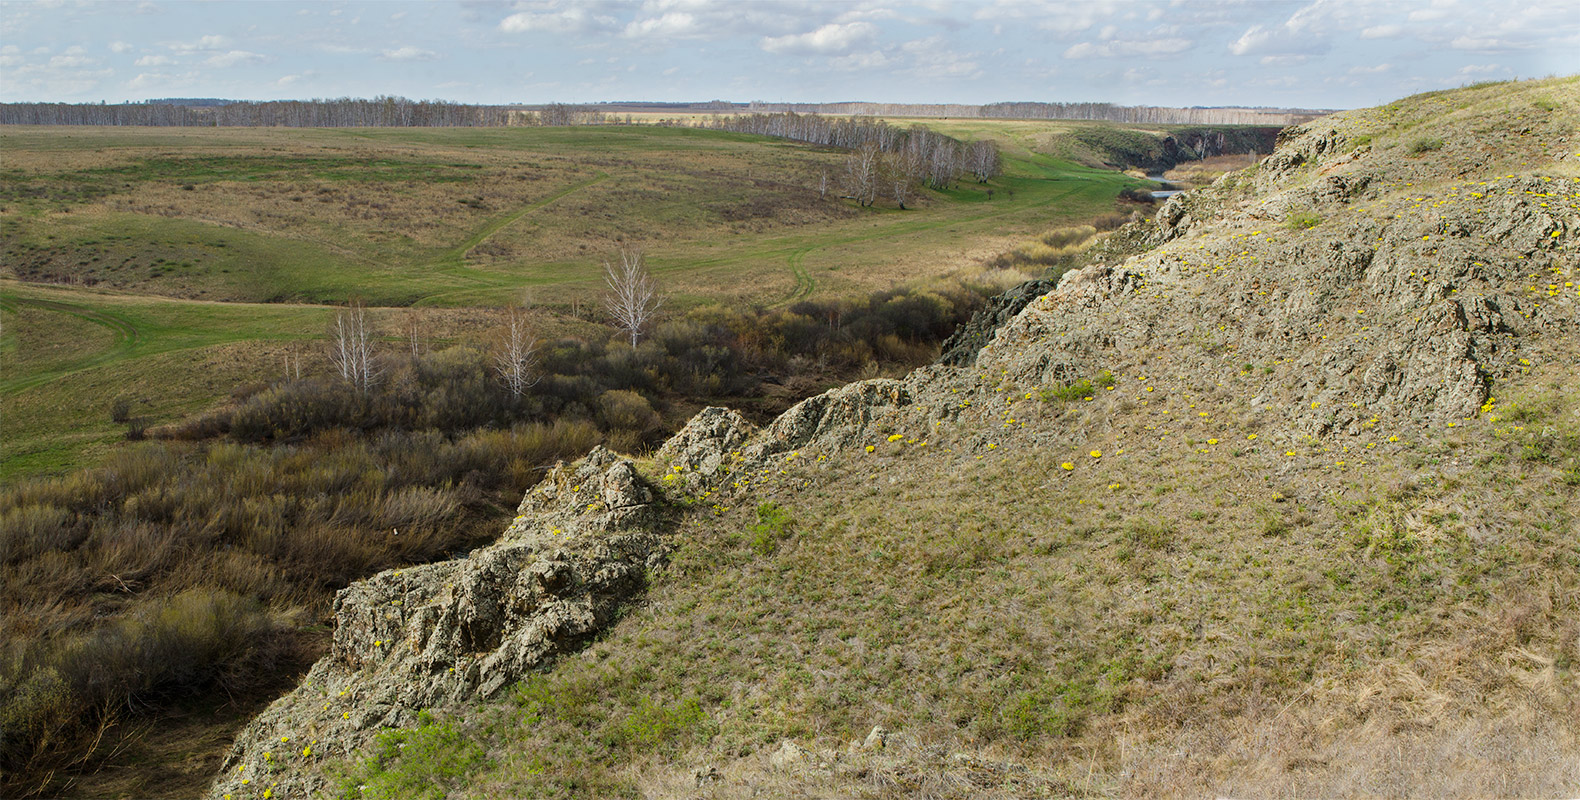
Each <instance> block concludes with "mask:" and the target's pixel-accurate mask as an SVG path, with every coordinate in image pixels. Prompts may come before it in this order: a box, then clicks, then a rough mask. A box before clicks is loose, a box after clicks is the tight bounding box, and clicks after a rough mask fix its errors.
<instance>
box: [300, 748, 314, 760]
mask: <svg viewBox="0 0 1580 800" xmlns="http://www.w3.org/2000/svg"><path fill="white" fill-rule="evenodd" d="M312 754H313V748H311V747H304V748H302V758H307V757H308V756H310V755H312Z"/></svg>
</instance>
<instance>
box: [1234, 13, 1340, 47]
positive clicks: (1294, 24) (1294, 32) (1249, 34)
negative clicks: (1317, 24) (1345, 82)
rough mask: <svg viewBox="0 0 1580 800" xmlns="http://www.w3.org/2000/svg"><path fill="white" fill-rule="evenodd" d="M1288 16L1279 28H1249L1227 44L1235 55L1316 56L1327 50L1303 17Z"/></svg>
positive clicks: (1326, 41) (1324, 41)
mask: <svg viewBox="0 0 1580 800" xmlns="http://www.w3.org/2000/svg"><path fill="white" fill-rule="evenodd" d="M1297 17H1299V15H1297V16H1296V17H1290V19H1289V20H1288V21H1286V22H1285V23H1284V24H1283V25H1278V26H1274V27H1271V28H1269V27H1267V26H1265V25H1252V26H1251V27H1249V28H1246V30H1245V33H1242V34H1240V38H1238V39H1236V40H1235V41H1234V43H1232V44H1230V45H1229V52H1230V53H1231V54H1233V55H1237V56H1296V55H1306V56H1310V55H1320V54H1322V53H1326V52H1327V51H1328V50H1329V49H1330V45H1329V43H1328V40H1327V38H1326V37H1324V36H1321V35H1318V34H1316V33H1315V32H1314V31H1311V30H1308V25H1309V24H1310V23H1309V22H1308V20H1307V18H1304V17H1301V18H1298V19H1297Z"/></svg>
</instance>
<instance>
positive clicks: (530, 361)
mask: <svg viewBox="0 0 1580 800" xmlns="http://www.w3.org/2000/svg"><path fill="white" fill-rule="evenodd" d="M538 360H539V359H538V337H536V336H534V335H532V328H531V325H530V323H529V321H528V320H527V311H526V309H524V308H522V307H520V306H514V307H512V308H510V309H509V310H507V311H506V312H505V328H504V331H503V332H501V334H500V336H499V340H498V342H497V343H496V346H495V352H494V371H495V372H497V373H499V381H500V383H503V384H504V385H505V388H506V389H509V390H510V397H511V399H512V400H520V399H521V395H522V394H524V393H525V392H526V391H527V390H528V389H530V388H532V387H533V386H536V385H537V384H538V381H539V380H541V379H542V377H543V376H542V375H540V374H539V373H538Z"/></svg>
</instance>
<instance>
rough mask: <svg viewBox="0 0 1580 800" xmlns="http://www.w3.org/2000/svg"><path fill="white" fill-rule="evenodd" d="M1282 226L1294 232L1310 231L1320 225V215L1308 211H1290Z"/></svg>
mask: <svg viewBox="0 0 1580 800" xmlns="http://www.w3.org/2000/svg"><path fill="white" fill-rule="evenodd" d="M1284 224H1285V225H1287V226H1289V227H1290V228H1293V229H1295V230H1310V229H1312V228H1315V227H1317V226H1318V225H1321V224H1322V215H1321V214H1318V213H1317V212H1315V211H1312V210H1310V209H1307V210H1304V211H1292V212H1290V214H1289V216H1288V217H1286V218H1285V219H1284Z"/></svg>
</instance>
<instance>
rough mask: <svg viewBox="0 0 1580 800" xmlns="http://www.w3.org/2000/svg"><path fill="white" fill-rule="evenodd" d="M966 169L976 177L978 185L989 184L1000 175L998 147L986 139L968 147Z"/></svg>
mask: <svg viewBox="0 0 1580 800" xmlns="http://www.w3.org/2000/svg"><path fill="white" fill-rule="evenodd" d="M966 168H967V169H969V170H970V171H971V174H972V175H975V176H976V179H977V183H987V182H988V179H989V178H991V177H993V176H995V175H997V174H999V172H1000V171H1001V169H1000V166H999V156H998V147H997V146H995V145H994V144H993V143H992V142H990V141H987V140H985V139H978V140H976V141H974V142H972V143H971V144H969V145H967V146H966Z"/></svg>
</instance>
